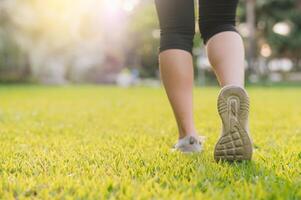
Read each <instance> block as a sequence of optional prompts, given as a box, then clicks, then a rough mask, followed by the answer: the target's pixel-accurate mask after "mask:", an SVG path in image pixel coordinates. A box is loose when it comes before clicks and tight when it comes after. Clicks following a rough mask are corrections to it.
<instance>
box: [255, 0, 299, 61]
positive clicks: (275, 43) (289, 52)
mask: <svg viewBox="0 0 301 200" xmlns="http://www.w3.org/2000/svg"><path fill="white" fill-rule="evenodd" d="M257 18H258V22H260V23H261V27H259V28H261V29H262V30H261V31H262V34H263V36H264V38H266V40H267V41H268V43H269V44H270V45H271V47H272V49H273V51H274V55H275V56H288V57H290V58H293V59H294V58H297V59H301V57H300V51H301V34H300V33H301V1H300V0H285V1H284V0H264V1H258V6H257ZM277 22H287V23H289V24H290V25H291V27H292V31H291V33H290V34H289V35H288V36H282V35H279V34H277V33H275V32H274V31H273V26H274V25H275V24H276V23H277Z"/></svg>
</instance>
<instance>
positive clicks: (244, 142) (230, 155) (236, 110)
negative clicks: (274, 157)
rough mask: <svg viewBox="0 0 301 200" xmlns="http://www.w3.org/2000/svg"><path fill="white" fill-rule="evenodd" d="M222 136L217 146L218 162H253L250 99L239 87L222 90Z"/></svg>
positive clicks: (220, 95) (215, 154)
mask: <svg viewBox="0 0 301 200" xmlns="http://www.w3.org/2000/svg"><path fill="white" fill-rule="evenodd" d="M217 107H218V112H219V115H220V117H221V119H222V125H223V128H222V134H221V136H220V138H219V140H218V142H217V144H216V146H215V150H214V159H215V160H216V161H220V160H222V161H242V160H251V158H252V142H251V138H250V135H249V128H248V123H249V119H248V118H249V97H248V95H247V92H246V91H245V90H244V89H243V88H241V87H237V86H226V87H224V88H222V90H221V92H220V94H219V97H218V103H217Z"/></svg>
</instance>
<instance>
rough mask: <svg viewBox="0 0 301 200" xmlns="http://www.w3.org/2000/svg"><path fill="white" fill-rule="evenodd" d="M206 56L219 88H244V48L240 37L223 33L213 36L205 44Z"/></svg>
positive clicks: (231, 33) (233, 33)
mask: <svg viewBox="0 0 301 200" xmlns="http://www.w3.org/2000/svg"><path fill="white" fill-rule="evenodd" d="M225 49H229V51H227V50H225ZM207 54H208V58H209V61H210V63H211V65H212V66H213V69H214V71H215V74H216V76H217V79H218V81H219V83H220V85H221V86H226V85H236V86H240V87H244V71H245V68H244V47H243V42H242V39H241V37H240V35H238V34H237V33H235V32H223V33H219V34H217V35H215V36H213V37H212V38H211V39H210V40H209V41H208V43H207Z"/></svg>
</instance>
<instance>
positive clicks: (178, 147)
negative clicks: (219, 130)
mask: <svg viewBox="0 0 301 200" xmlns="http://www.w3.org/2000/svg"><path fill="white" fill-rule="evenodd" d="M203 141H204V137H201V136H186V137H184V138H182V139H179V141H178V143H177V144H175V146H174V147H173V151H180V152H182V153H196V152H201V151H202V149H203Z"/></svg>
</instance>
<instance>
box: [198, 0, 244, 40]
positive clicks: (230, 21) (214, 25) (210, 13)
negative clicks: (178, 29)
mask: <svg viewBox="0 0 301 200" xmlns="http://www.w3.org/2000/svg"><path fill="white" fill-rule="evenodd" d="M237 4H238V0H228V1H227V2H226V3H221V1H220V0H211V1H207V0H200V18H199V28H200V32H201V35H202V38H203V41H204V44H206V43H207V42H208V40H209V39H210V38H211V37H212V36H214V35H215V34H218V33H220V32H225V31H234V32H237V30H236V28H235V23H236V8H237Z"/></svg>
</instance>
